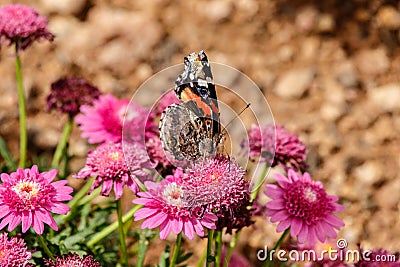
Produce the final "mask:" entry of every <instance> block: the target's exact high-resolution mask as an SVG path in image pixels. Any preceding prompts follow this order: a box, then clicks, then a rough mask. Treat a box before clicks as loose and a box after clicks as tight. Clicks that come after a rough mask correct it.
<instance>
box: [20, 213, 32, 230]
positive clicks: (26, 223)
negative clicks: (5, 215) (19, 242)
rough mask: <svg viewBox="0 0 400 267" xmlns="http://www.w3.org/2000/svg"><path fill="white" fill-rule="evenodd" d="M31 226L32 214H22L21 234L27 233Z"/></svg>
mask: <svg viewBox="0 0 400 267" xmlns="http://www.w3.org/2000/svg"><path fill="white" fill-rule="evenodd" d="M31 225H32V213H31V212H23V213H22V232H23V233H25V232H26V231H28V229H29V227H31Z"/></svg>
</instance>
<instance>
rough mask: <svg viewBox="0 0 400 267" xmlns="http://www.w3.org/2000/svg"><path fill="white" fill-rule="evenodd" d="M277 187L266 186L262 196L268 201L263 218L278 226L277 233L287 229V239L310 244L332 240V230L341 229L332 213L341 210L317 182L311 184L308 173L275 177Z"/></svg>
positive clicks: (290, 173)
mask: <svg viewBox="0 0 400 267" xmlns="http://www.w3.org/2000/svg"><path fill="white" fill-rule="evenodd" d="M275 179H276V181H277V182H278V185H272V184H268V185H267V188H266V191H265V194H266V195H267V196H268V197H270V198H271V199H272V200H271V201H270V202H268V203H267V204H266V207H267V211H266V213H265V214H266V215H267V216H270V217H271V222H272V223H275V222H279V224H278V226H277V232H282V231H284V230H286V229H288V228H290V235H291V236H292V237H296V238H297V240H298V241H299V243H305V242H308V243H309V244H314V243H315V241H316V240H317V239H318V240H319V241H321V242H324V241H325V240H326V238H327V237H329V238H336V232H335V229H340V227H342V226H344V223H343V221H342V220H340V219H339V218H337V217H336V216H334V215H333V214H332V213H334V212H340V211H342V210H343V206H342V205H339V204H337V203H336V202H337V201H338V198H337V197H336V196H330V195H328V194H327V193H326V192H325V190H324V188H323V186H322V183H320V182H315V181H312V180H311V177H310V175H309V174H308V173H304V174H303V175H301V174H298V173H296V172H294V171H293V170H291V169H290V170H289V171H288V177H285V176H283V175H281V174H276V175H275Z"/></svg>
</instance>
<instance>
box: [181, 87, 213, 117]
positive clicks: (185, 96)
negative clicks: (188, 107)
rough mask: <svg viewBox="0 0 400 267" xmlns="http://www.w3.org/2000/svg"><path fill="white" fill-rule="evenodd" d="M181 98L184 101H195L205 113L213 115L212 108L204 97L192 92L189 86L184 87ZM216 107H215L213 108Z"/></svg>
mask: <svg viewBox="0 0 400 267" xmlns="http://www.w3.org/2000/svg"><path fill="white" fill-rule="evenodd" d="M181 100H182V101H183V102H187V101H193V102H195V103H196V106H197V107H198V108H199V109H201V110H202V111H203V112H204V115H206V116H210V117H211V108H210V106H209V105H208V104H207V103H206V102H204V101H203V99H202V98H201V97H200V96H198V95H196V94H195V93H193V92H192V90H191V89H190V88H189V87H186V88H185V89H183V91H182V93H181ZM213 109H214V108H213Z"/></svg>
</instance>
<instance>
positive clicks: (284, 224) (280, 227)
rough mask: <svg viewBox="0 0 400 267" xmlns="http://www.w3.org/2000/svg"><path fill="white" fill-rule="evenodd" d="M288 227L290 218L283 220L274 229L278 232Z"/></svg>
mask: <svg viewBox="0 0 400 267" xmlns="http://www.w3.org/2000/svg"><path fill="white" fill-rule="evenodd" d="M289 227H290V220H283V221H281V222H280V223H279V224H278V226H277V227H276V231H277V232H278V233H280V232H283V231H284V230H286V229H288V228H289Z"/></svg>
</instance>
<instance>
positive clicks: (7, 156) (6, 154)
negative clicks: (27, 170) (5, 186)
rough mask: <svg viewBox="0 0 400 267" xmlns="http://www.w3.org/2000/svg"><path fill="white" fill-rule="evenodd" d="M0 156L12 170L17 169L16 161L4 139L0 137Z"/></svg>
mask: <svg viewBox="0 0 400 267" xmlns="http://www.w3.org/2000/svg"><path fill="white" fill-rule="evenodd" d="M0 154H1V156H2V157H3V158H4V160H5V161H6V164H7V166H8V167H9V168H10V169H12V170H15V169H17V166H16V164H15V160H14V159H13V158H12V156H11V153H10V151H9V150H8V148H7V144H6V142H5V141H4V139H3V138H2V137H0Z"/></svg>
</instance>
